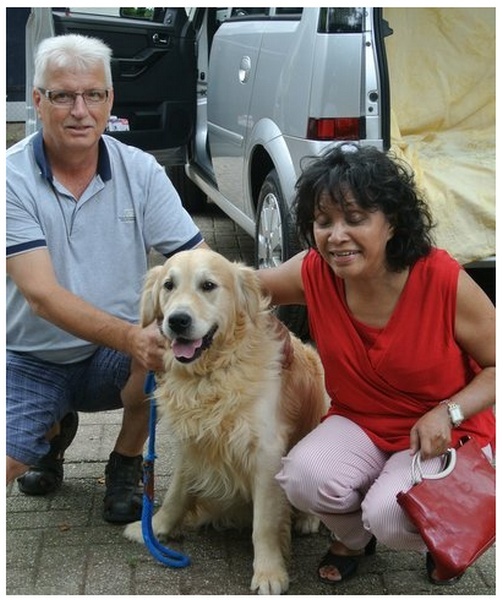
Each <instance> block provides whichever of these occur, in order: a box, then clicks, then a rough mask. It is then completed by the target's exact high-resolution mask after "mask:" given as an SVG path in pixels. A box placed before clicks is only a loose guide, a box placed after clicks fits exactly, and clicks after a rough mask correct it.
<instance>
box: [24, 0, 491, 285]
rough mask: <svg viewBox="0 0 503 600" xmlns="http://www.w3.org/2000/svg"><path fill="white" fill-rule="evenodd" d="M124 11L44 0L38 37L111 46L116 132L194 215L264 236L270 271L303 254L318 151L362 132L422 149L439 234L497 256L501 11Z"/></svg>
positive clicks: (385, 144)
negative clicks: (303, 183)
mask: <svg viewBox="0 0 503 600" xmlns="http://www.w3.org/2000/svg"><path fill="white" fill-rule="evenodd" d="M117 10H118V9H113V11H115V12H112V13H110V11H109V10H108V9H103V8H100V9H90V8H86V9H78V8H71V9H69V8H67V9H58V8H53V9H32V14H31V16H30V19H29V21H28V26H27V35H28V40H29V41H30V44H31V47H33V48H34V47H35V45H36V44H37V43H38V42H39V41H40V39H41V38H43V37H46V36H48V35H59V34H64V33H82V34H87V35H93V36H98V37H100V38H102V39H103V40H104V41H105V42H106V43H108V44H109V45H110V46H111V47H112V49H113V65H112V66H113V78H114V88H115V104H114V109H113V112H114V116H115V117H116V118H117V119H119V120H120V124H121V127H120V128H119V129H122V130H119V131H110V134H111V135H114V136H116V137H118V138H120V139H121V140H123V141H124V142H126V143H130V144H133V145H137V146H139V147H141V148H143V149H145V150H149V151H151V152H153V153H154V154H156V155H157V157H158V159H159V160H160V161H162V162H163V163H164V164H166V165H167V166H168V167H169V169H170V175H171V177H172V179H173V181H174V183H175V185H176V186H177V188H178V190H179V192H180V195H181V197H182V200H183V201H184V203H185V205H186V207H187V208H188V209H189V210H191V211H194V210H199V209H200V208H202V207H203V206H204V204H205V203H206V201H207V199H208V198H209V199H210V200H211V201H212V202H214V203H216V204H217V205H218V206H219V207H220V208H221V209H222V210H223V211H224V212H225V213H227V214H228V215H229V216H230V217H231V218H232V219H233V220H234V221H235V222H236V223H237V224H238V225H239V226H240V227H242V228H243V229H244V230H245V231H247V232H248V233H249V234H250V235H251V236H253V237H254V239H255V254H256V266H258V267H266V266H270V265H273V264H276V263H279V262H282V261H283V260H285V259H286V258H288V257H289V256H291V255H292V254H293V253H294V252H296V251H297V250H298V243H297V239H296V236H295V234H294V231H293V226H292V218H291V214H290V208H291V204H292V201H293V197H294V186H295V182H296V180H297V178H298V176H299V174H300V172H301V165H302V160H303V158H304V157H306V156H312V155H316V154H318V153H319V152H321V151H322V150H323V149H324V148H325V147H326V146H327V145H330V144H333V143H335V142H339V141H348V140H349V141H356V142H358V143H361V144H372V145H374V146H377V147H379V148H382V149H385V150H387V149H389V148H390V147H393V150H395V151H396V152H397V153H399V154H402V155H403V157H404V158H406V159H407V160H409V162H410V163H411V164H412V166H413V167H414V169H415V170H416V172H417V173H418V178H419V181H420V183H421V184H422V185H424V186H425V188H426V191H427V193H428V196H429V197H430V198H431V202H432V211H433V214H434V216H435V217H436V218H437V221H439V228H438V236H439V240H438V244H439V245H440V246H443V247H445V248H447V249H448V250H449V251H450V252H451V253H452V254H454V255H455V256H456V257H457V258H458V259H459V260H460V262H462V263H464V264H466V263H472V262H473V261H478V262H477V264H478V265H479V266H480V265H482V266H484V265H487V264H490V265H492V266H494V262H493V261H491V260H489V261H488V262H487V260H486V259H489V257H492V256H493V255H494V254H495V209H494V199H495V189H494V180H495V139H494V137H495V136H494V131H495V91H494V81H495V59H494V46H495V27H494V22H495V12H494V9H491V8H486V9H476V8H471V9H462V8H456V9H445V8H444V9H434V8H424V9H417V8H402V9H391V8H390V9H382V8H377V7H374V8H369V7H360V8H358V7H351V8H318V7H316V8H300V7H297V8H283V7H282V8H278V7H276V8H274V7H273V8H265V7H254V8H241V7H239V8H191V9H183V8H155V9H154V8H152V9H148V8H143V9H131V8H121V9H119V10H118V14H117ZM107 11H108V12H107ZM468 33H469V34H470V35H468ZM460 40H463V41H462V43H461V42H460ZM27 59H28V60H27V77H28V78H29V77H30V76H31V71H30V64H29V63H30V57H29V56H28V57H27ZM27 89H28V90H31V81H27ZM28 96H29V94H28ZM467 98H468V99H470V104H469V105H468V104H467ZM30 100H31V99H30ZM465 105H466V106H465ZM37 126H38V124H37V123H36V120H35V119H34V117H33V113H31V114H30V109H28V130H29V131H33V130H34V129H36V128H37ZM442 179H446V182H441V181H440V180H442ZM484 271H487V270H485V269H484ZM489 283H490V285H492V286H494V269H493V270H492V274H491V281H490V282H489ZM486 288H487V284H486ZM489 292H490V293H491V290H489ZM492 292H493V293H494V290H492Z"/></svg>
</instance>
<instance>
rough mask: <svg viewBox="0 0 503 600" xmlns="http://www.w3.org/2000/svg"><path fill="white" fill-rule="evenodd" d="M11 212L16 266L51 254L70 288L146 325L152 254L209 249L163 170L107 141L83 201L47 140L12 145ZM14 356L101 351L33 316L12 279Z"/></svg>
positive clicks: (81, 355) (65, 357)
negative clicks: (142, 310)
mask: <svg viewBox="0 0 503 600" xmlns="http://www.w3.org/2000/svg"><path fill="white" fill-rule="evenodd" d="M6 211H7V220H6V230H7V258H9V257H12V256H16V255H18V254H22V253H24V252H31V251H33V250H36V249H37V248H47V249H48V250H49V253H50V255H51V260H52V263H53V266H54V270H55V272H56V277H57V279H58V281H59V283H60V284H61V285H62V286H64V287H65V288H67V289H68V290H70V291H72V292H73V293H74V294H76V295H77V296H80V297H81V298H83V299H84V300H86V301H87V302H90V303H91V304H93V305H94V306H96V307H98V308H100V309H102V310H104V311H106V312H108V313H110V314H113V315H115V316H117V317H119V318H121V319H125V320H126V321H129V322H137V321H138V311H139V298H140V294H141V290H142V285H143V280H144V276H145V273H146V271H147V268H148V253H149V251H150V250H151V248H155V249H156V250H158V251H159V252H160V253H161V254H164V255H165V256H170V255H171V254H174V253H175V252H178V251H180V250H183V249H189V248H193V247H195V246H197V245H198V244H200V243H201V241H202V236H201V233H200V232H199V230H198V228H197V227H196V225H195V224H194V222H193V221H192V219H191V217H190V216H189V214H188V213H187V212H186V211H185V210H184V209H183V207H182V205H181V201H180V198H179V196H178V194H177V192H176V190H175V189H174V187H173V185H172V184H171V182H170V180H169V178H168V177H167V176H166V173H165V171H164V168H163V167H162V166H161V165H159V163H157V161H156V160H155V159H154V158H153V157H152V156H151V155H150V154H147V153H145V152H142V151H141V150H138V149H137V148H134V147H132V146H127V145H125V144H123V143H121V142H119V141H117V140H115V139H114V138H112V137H110V136H106V135H104V136H102V139H101V141H100V153H99V164H98V172H97V174H96V176H95V177H94V179H93V180H92V181H91V183H90V184H89V186H88V187H87V189H86V190H85V192H84V193H83V195H82V196H81V198H80V199H79V200H78V201H77V200H76V199H75V198H74V197H73V196H72V194H70V193H69V192H68V190H66V189H65V187H64V186H63V185H61V184H60V183H59V182H58V181H57V180H56V179H55V178H53V176H52V172H51V168H50V165H49V163H48V162H47V159H46V156H45V152H44V144H43V138H42V133H41V132H38V133H36V134H34V135H32V136H30V137H28V138H26V139H24V140H22V141H20V142H19V143H17V144H16V145H14V146H12V147H11V148H10V149H9V150H8V151H7V208H6ZM7 349H8V350H13V351H18V352H28V353H31V354H33V355H35V356H37V357H39V358H41V359H43V360H47V361H50V362H55V363H72V362H77V361H80V360H83V359H85V358H87V357H88V356H90V355H91V354H92V353H93V352H94V350H95V346H94V345H93V344H90V343H89V342H87V341H85V340H81V339H79V338H76V337H74V336H72V335H70V334H68V333H66V332H65V331H63V330H62V329H60V328H58V327H55V326H54V325H52V324H51V323H49V322H48V321H46V320H44V319H41V318H39V317H37V316H36V315H34V314H33V312H32V310H31V309H30V307H29V305H28V303H27V302H26V300H25V299H24V296H23V295H22V294H21V293H20V291H19V290H18V288H17V286H16V285H15V284H14V282H13V281H12V280H11V279H10V277H7Z"/></svg>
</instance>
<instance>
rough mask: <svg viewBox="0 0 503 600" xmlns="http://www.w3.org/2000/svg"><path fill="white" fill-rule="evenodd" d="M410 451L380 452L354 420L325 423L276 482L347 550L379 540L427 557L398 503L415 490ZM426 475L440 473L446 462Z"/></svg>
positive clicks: (428, 464)
mask: <svg viewBox="0 0 503 600" xmlns="http://www.w3.org/2000/svg"><path fill="white" fill-rule="evenodd" d="M411 460H412V457H411V455H410V451H409V450H404V451H401V452H396V453H394V454H390V453H387V452H383V451H382V450H379V448H378V447H377V446H376V445H375V444H374V443H373V442H372V441H371V440H370V438H369V437H368V436H367V434H366V433H365V432H364V431H363V430H362V429H361V428H360V427H359V426H358V425H355V423H353V422H352V421H350V420H348V419H346V418H344V417H339V416H331V417H328V418H327V419H325V420H324V421H323V422H322V423H321V424H320V425H319V426H318V427H316V429H314V430H313V431H312V432H311V433H310V434H309V435H307V436H306V437H305V438H304V439H302V440H301V441H300V442H299V443H298V444H297V445H296V446H295V447H294V448H292V450H291V451H290V453H289V454H288V455H287V456H286V457H285V458H283V462H282V468H281V471H280V472H279V473H278V475H277V476H276V479H277V481H278V482H279V484H280V485H281V487H282V488H283V490H284V491H285V493H286V496H287V498H288V499H289V501H290V503H291V504H292V505H293V506H294V507H295V508H297V509H299V510H301V511H303V512H307V513H311V514H315V515H317V516H319V517H320V519H321V521H322V522H323V523H324V524H325V525H326V527H327V528H328V529H329V530H330V531H331V532H332V533H333V534H334V536H335V537H336V538H337V539H338V540H340V541H341V542H342V543H343V544H344V545H345V546H347V547H348V548H351V549H353V550H359V549H362V548H363V547H364V546H365V545H366V544H367V543H368V542H369V540H370V538H371V536H372V535H375V537H376V538H377V540H378V541H379V542H380V543H382V544H384V545H386V546H388V547H389V548H393V549H395V550H416V551H419V552H426V546H425V544H424V542H423V540H422V538H421V536H420V535H419V533H418V532H417V530H416V529H415V528H414V526H413V525H412V524H411V522H410V521H409V520H408V519H407V517H406V516H405V514H404V513H403V511H402V509H401V508H400V506H399V505H398V503H397V501H396V495H397V493H398V492H399V491H401V490H407V489H409V488H410V486H411V485H412V481H411ZM422 467H423V471H424V472H426V473H429V472H431V473H434V472H438V471H439V470H441V459H440V458H433V459H430V460H427V461H424V463H423V465H422Z"/></svg>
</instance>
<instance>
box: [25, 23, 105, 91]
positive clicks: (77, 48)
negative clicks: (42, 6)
mask: <svg viewBox="0 0 503 600" xmlns="http://www.w3.org/2000/svg"><path fill="white" fill-rule="evenodd" d="M111 60H112V50H111V48H110V47H109V46H107V45H106V44H105V42H103V41H102V40H100V39H98V38H93V37H88V36H85V35H77V34H68V35H58V36H55V37H50V38H46V39H45V40H43V41H42V42H41V43H40V44H39V46H38V48H37V52H36V55H35V74H34V76H33V85H34V87H42V88H43V87H46V86H47V75H48V72H49V71H51V70H53V69H68V71H70V72H78V73H79V72H85V71H88V70H90V69H94V68H96V67H98V66H103V69H104V71H105V85H106V87H112V85H113V82H112V69H111Z"/></svg>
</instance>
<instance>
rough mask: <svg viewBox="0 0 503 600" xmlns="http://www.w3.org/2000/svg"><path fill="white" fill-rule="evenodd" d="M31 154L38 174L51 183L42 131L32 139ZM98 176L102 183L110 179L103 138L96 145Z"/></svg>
mask: <svg viewBox="0 0 503 600" xmlns="http://www.w3.org/2000/svg"><path fill="white" fill-rule="evenodd" d="M33 153H34V154H35V160H36V161H37V165H38V166H39V168H40V173H41V175H42V176H43V177H45V179H47V180H48V181H52V179H53V176H52V169H51V165H50V164H49V161H48V160H47V156H46V153H45V147H44V137H43V133H42V130H40V131H38V132H37V134H36V135H35V137H34V138H33ZM97 173H98V175H99V176H100V177H101V179H102V180H103V181H108V180H109V179H112V168H111V166H110V155H109V154H108V150H107V146H106V144H105V141H104V140H103V138H102V137H101V138H100V141H99V145H98V169H97Z"/></svg>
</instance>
